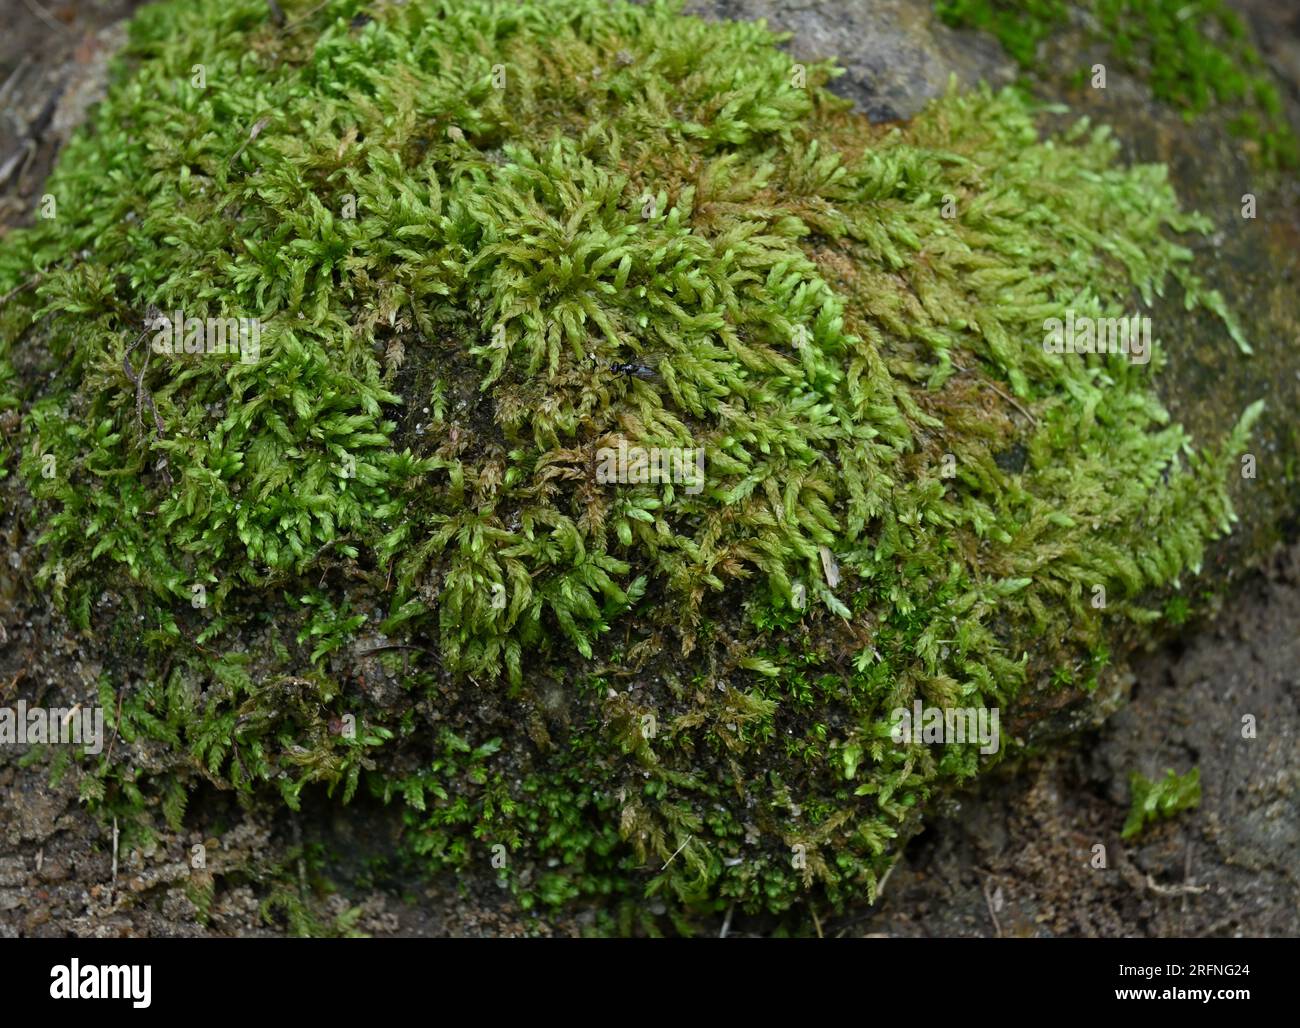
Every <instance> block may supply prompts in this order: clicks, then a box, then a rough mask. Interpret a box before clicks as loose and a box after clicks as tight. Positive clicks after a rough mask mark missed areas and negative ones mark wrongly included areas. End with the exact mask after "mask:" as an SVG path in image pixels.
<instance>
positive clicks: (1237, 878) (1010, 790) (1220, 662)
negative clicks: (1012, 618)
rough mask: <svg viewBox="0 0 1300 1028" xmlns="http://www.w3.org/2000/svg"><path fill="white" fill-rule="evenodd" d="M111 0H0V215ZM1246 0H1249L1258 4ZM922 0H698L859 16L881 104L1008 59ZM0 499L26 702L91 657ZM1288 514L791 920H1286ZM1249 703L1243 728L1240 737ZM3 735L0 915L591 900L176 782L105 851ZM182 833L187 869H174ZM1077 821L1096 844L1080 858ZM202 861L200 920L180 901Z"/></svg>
mask: <svg viewBox="0 0 1300 1028" xmlns="http://www.w3.org/2000/svg"><path fill="white" fill-rule="evenodd" d="M134 6H135V4H133V3H131V2H130V0H101V2H94V3H83V4H70V3H69V4H58V3H54V2H52V0H47V2H38V0H0V14H2V15H3V20H4V24H5V26H6V32H5V34H4V35H3V37H0V90H3V92H0V100H2V104H0V111H3V114H2V115H0V232H3V231H4V227H6V226H13V225H16V224H20V223H22V222H24V221H26V220H29V219H30V217H31V214H32V212H33V211H34V209H35V207H36V205H37V203H38V202H39V189H40V185H41V182H42V181H43V179H44V176H45V174H46V173H47V171H48V169H49V165H50V162H51V161H52V159H53V157H54V155H55V154H56V153H57V151H58V148H59V146H60V145H61V144H62V142H63V141H65V140H66V137H67V133H68V131H69V130H70V129H71V128H72V127H74V126H75V125H76V124H77V123H78V122H79V121H80V120H81V118H82V117H83V116H84V112H85V110H86V108H87V105H88V104H89V103H91V102H93V99H94V98H95V96H96V95H97V93H98V91H99V90H100V89H102V84H103V81H104V75H105V67H106V58H107V57H108V56H109V55H110V54H111V53H112V52H113V50H114V49H115V48H116V47H117V46H118V45H120V41H121V39H122V38H123V36H122V26H121V19H122V18H123V17H124V16H125V15H126V14H127V13H128V12H129V10H130V9H132V8H133V7H134ZM702 6H707V5H702ZM1245 6H1247V7H1248V8H1249V9H1250V10H1251V11H1252V12H1253V13H1254V14H1255V15H1256V16H1257V17H1265V16H1266V12H1265V13H1264V14H1261V13H1260V11H1263V10H1264V7H1265V5H1263V4H1249V5H1245ZM927 7H928V3H927V2H926V0H887V2H880V3H872V2H862V3H858V4H855V5H853V11H854V12H855V13H854V14H853V18H854V19H855V20H854V22H853V24H852V26H851V27H850V29H846V28H845V27H844V25H843V24H842V23H839V22H835V21H834V19H833V17H832V15H834V14H835V12H836V10H838V11H840V12H841V13H842V12H843V10H844V9H845V8H844V7H842V6H838V5H835V4H817V3H812V4H808V5H802V6H800V7H797V8H793V7H786V6H785V5H782V4H775V3H767V2H754V3H748V2H743V0H725V2H720V3H717V4H714V5H711V10H712V12H713V13H715V14H723V15H730V16H736V17H744V16H750V17H754V16H760V15H767V16H768V17H769V19H770V20H771V21H772V22H773V24H774V25H776V26H777V27H789V28H791V29H794V30H800V29H801V28H802V29H803V34H802V35H801V36H799V35H797V36H796V39H795V40H794V41H793V43H792V46H794V47H795V48H796V52H799V51H798V47H800V46H801V45H802V46H805V47H807V46H809V45H810V41H811V43H812V44H813V45H812V51H813V52H810V53H808V56H809V57H817V56H828V55H831V54H834V53H836V52H837V51H842V50H843V48H844V47H843V46H842V45H841V44H843V45H850V46H852V45H856V44H852V43H850V42H849V41H851V40H858V39H869V40H872V41H873V42H872V43H871V47H874V49H871V48H870V47H868V48H867V49H863V48H862V47H859V48H858V49H857V50H856V51H855V54H854V55H853V56H852V57H851V58H850V59H847V60H846V62H845V63H846V65H847V67H848V68H849V75H847V76H846V77H845V79H844V80H841V82H842V84H841V86H840V88H841V89H843V90H844V91H845V95H849V96H851V97H852V98H853V99H854V100H855V102H857V103H858V105H859V107H860V108H861V109H863V110H865V111H867V113H868V114H869V115H871V116H873V117H876V118H878V119H889V118H895V117H905V116H907V115H909V114H911V113H914V111H915V109H916V107H917V105H918V103H919V101H918V98H922V99H923V98H924V97H925V96H928V95H934V93H935V92H937V91H939V90H941V89H942V88H943V87H944V85H945V83H946V80H947V72H948V70H955V71H957V72H958V74H959V76H960V77H961V78H962V79H963V80H965V81H974V80H977V79H979V78H992V79H994V80H995V81H997V80H1005V79H1006V78H1008V77H1009V75H1010V71H1009V69H1008V68H1007V67H1006V62H1005V60H1004V59H1003V58H1002V57H1001V55H1000V53H999V52H998V51H997V48H996V46H993V45H992V44H991V42H990V41H989V40H987V39H981V38H976V37H964V36H963V35H962V34H955V33H948V32H947V30H941V31H940V30H934V29H932V28H926V32H927V33H929V35H927V36H925V37H923V44H918V43H916V42H915V40H916V39H917V38H918V37H917V36H916V25H917V23H918V19H921V18H922V14H923V13H924V11H923V9H925V8H927ZM828 11H829V12H830V14H828V13H827V12H828ZM819 18H820V19H821V20H820V21H818V19H819ZM828 19H830V20H828ZM926 24H927V25H928V22H926ZM809 26H812V28H809ZM1275 28H1276V31H1275V32H1270V33H1268V34H1264V33H1261V38H1263V39H1266V40H1268V41H1269V42H1268V56H1269V58H1270V60H1271V61H1272V62H1273V64H1274V67H1275V68H1276V69H1277V70H1278V71H1279V72H1280V73H1281V74H1283V75H1289V76H1290V79H1289V80H1290V82H1291V83H1293V84H1296V83H1300V30H1297V27H1296V26H1291V27H1290V28H1289V29H1288V28H1287V26H1285V25H1278V26H1275ZM890 32H893V33H894V35H892V36H891V35H890ZM810 33H811V35H810ZM891 47H892V48H893V49H892V50H891V49H890V48H891ZM945 62H947V63H945ZM891 76H892V77H891ZM1292 99H1294V96H1293V97H1292ZM11 158H14V161H13V162H11ZM1294 409H1295V408H1294V406H1292V407H1291V411H1294ZM9 485H10V486H12V483H10V484H9ZM23 513H24V511H23V509H22V500H21V497H20V491H19V490H16V489H14V488H12V487H10V488H6V489H4V490H0V704H7V703H9V702H11V701H12V699H13V698H14V697H15V696H16V695H17V694H18V686H19V684H20V683H21V684H22V694H23V695H24V696H25V697H27V698H28V699H29V700H31V698H32V697H33V696H37V697H39V696H42V695H44V694H46V693H48V694H49V695H50V696H51V697H54V696H65V695H75V694H76V692H77V691H78V690H81V691H83V693H84V691H85V690H86V689H87V688H88V687H89V685H90V683H92V682H94V681H95V679H96V678H97V676H98V671H99V667H100V664H101V662H102V661H103V660H104V654H103V652H102V644H100V643H99V642H98V641H97V640H95V639H91V638H86V637H84V636H81V635H79V634H77V633H76V632H74V631H73V630H72V629H71V628H69V627H68V626H67V624H66V623H65V622H64V621H63V619H62V618H61V616H60V615H59V614H58V613H57V612H56V611H54V610H53V609H52V608H51V605H50V604H49V602H48V600H47V598H45V597H43V596H40V595H36V594H33V593H32V592H30V591H29V590H28V588H27V585H26V582H27V576H26V574H25V573H24V572H25V569H28V568H31V567H32V566H34V565H35V563H36V562H35V560H34V559H33V553H32V547H33V540H32V538H31V537H30V536H28V535H26V534H25V533H24V531H23V528H22V525H23V523H24V518H23ZM1289 523H1290V525H1291V526H1292V528H1291V531H1290V536H1289V537H1288V536H1287V534H1286V532H1283V533H1282V538H1281V541H1280V542H1278V543H1277V544H1276V546H1274V547H1271V548H1269V549H1268V550H1267V552H1268V553H1269V556H1268V558H1267V559H1266V560H1265V561H1263V563H1262V564H1260V563H1258V562H1256V563H1255V564H1254V565H1253V566H1252V567H1250V568H1248V567H1246V566H1244V565H1243V566H1242V567H1241V569H1240V570H1239V571H1238V572H1237V574H1236V576H1235V577H1236V584H1235V587H1234V588H1233V590H1232V591H1231V592H1228V593H1226V594H1225V596H1224V598H1223V599H1222V604H1221V605H1222V610H1221V612H1220V615H1219V617H1218V618H1217V619H1215V620H1214V621H1212V622H1210V621H1206V622H1200V623H1196V624H1190V625H1188V626H1187V627H1186V630H1185V633H1184V635H1183V637H1182V639H1181V640H1180V641H1178V642H1176V643H1175V644H1172V645H1170V646H1167V647H1163V648H1161V649H1159V650H1157V651H1155V652H1152V653H1148V654H1145V655H1142V656H1139V657H1137V658H1135V659H1134V660H1133V661H1131V662H1130V665H1129V668H1130V675H1131V677H1130V678H1129V684H1130V688H1129V690H1128V702H1127V704H1126V705H1125V706H1124V707H1123V708H1122V709H1121V710H1120V711H1119V712H1118V713H1117V714H1116V715H1115V716H1113V717H1112V718H1111V719H1109V720H1108V721H1107V722H1106V723H1105V724H1104V725H1103V726H1102V727H1101V728H1099V729H1096V730H1093V731H1089V732H1084V733H1082V734H1081V735H1079V736H1078V737H1077V739H1076V740H1075V741H1074V742H1073V743H1072V744H1070V745H1066V746H1063V747H1061V746H1058V747H1054V748H1052V749H1051V750H1048V751H1045V752H1043V753H1042V754H1040V755H1039V756H1037V757H1035V758H1033V759H1031V760H1029V761H1027V762H1024V763H1022V764H1021V765H1020V766H1017V767H1006V768H1003V769H1002V770H1001V771H1000V772H999V773H998V774H996V775H994V776H992V777H988V776H985V777H984V778H983V779H981V781H980V782H979V784H978V786H977V787H976V788H975V789H974V790H972V791H971V792H970V793H968V794H965V795H962V796H960V797H956V798H953V799H951V800H949V801H948V803H947V805H946V806H945V807H944V808H943V809H941V810H940V811H939V813H938V815H937V816H935V817H934V818H933V819H932V821H931V823H930V826H929V827H928V828H927V829H926V830H925V831H924V833H923V834H922V835H920V836H918V837H917V838H916V839H914V840H913V841H912V842H911V843H910V844H909V846H908V847H907V849H906V850H905V852H904V854H903V856H902V858H901V859H900V861H899V863H898V864H897V865H896V867H895V868H894V870H893V871H892V873H891V875H890V877H889V879H888V881H887V883H886V887H885V889H884V893H883V896H882V897H881V899H880V900H879V901H878V903H877V904H876V905H875V906H874V907H872V908H869V909H861V910H856V911H852V912H849V913H847V914H844V915H841V916H836V917H831V916H830V915H829V913H828V912H827V911H818V910H810V911H809V915H810V916H809V925H808V931H810V932H815V933H819V934H824V935H851V936H861V935H868V936H880V935H888V936H947V935H981V936H982V935H1003V936H1067V935H1068V936H1074V935H1085V936H1113V935H1125V936H1197V937H1200V936H1231V935H1297V934H1300V879H1298V877H1297V874H1298V872H1297V869H1296V867H1295V854H1296V853H1297V852H1300V817H1298V816H1297V814H1298V811H1300V804H1298V803H1297V786H1298V785H1300V760H1298V759H1297V754H1300V747H1298V746H1297V742H1298V741H1300V631H1297V626H1300V542H1298V541H1297V539H1296V537H1295V532H1294V526H1295V523H1296V522H1295V519H1294V518H1291V519H1290V522H1289ZM1247 714H1249V715H1252V716H1253V718H1254V723H1255V729H1256V735H1255V737H1254V738H1243V732H1242V719H1243V717H1244V716H1245V715H1247ZM119 745H121V744H120V743H119ZM23 757H24V752H23V749H22V748H21V747H5V748H2V749H0V937H2V936H69V935H71V936H104V935H108V936H127V935H129V936H178V935H219V936H248V935H271V934H283V933H285V932H288V931H291V930H293V928H294V925H293V924H292V923H291V922H290V920H289V919H288V918H286V917H285V916H284V915H283V913H277V912H275V911H272V910H267V909H264V906H263V901H264V900H265V899H266V897H267V896H268V895H269V894H270V892H271V891H272V890H273V889H274V888H276V887H277V885H279V884H282V883H283V882H284V881H286V880H287V881H289V882H291V883H294V882H296V885H297V887H298V890H299V892H300V893H301V894H304V895H306V894H310V895H312V896H313V897H314V898H315V901H314V907H315V913H316V918H317V926H318V928H321V929H323V930H327V931H328V930H351V931H356V932H363V933H366V934H371V935H377V936H383V935H416V936H440V935H483V936H502V935H510V936H513V935H575V934H580V933H581V932H583V931H584V930H587V929H588V928H590V927H591V926H593V925H594V923H595V912H594V911H592V910H585V911H583V910H579V911H571V912H570V913H568V914H566V915H565V916H564V917H562V918H558V919H557V918H554V917H550V918H545V919H541V918H538V917H535V916H533V915H531V914H528V913H526V912H524V911H522V910H520V909H518V907H517V905H516V904H514V902H513V901H512V900H511V899H510V898H509V897H508V896H507V895H506V894H504V893H502V892H500V891H499V890H497V889H496V888H495V886H494V885H493V884H492V883H491V882H490V881H477V880H472V881H463V880H462V881H455V882H453V881H440V882H432V883H430V882H425V881H421V880H419V879H418V878H415V877H413V876H404V875H403V874H402V873H401V872H400V871H393V870H392V869H391V867H389V868H387V869H384V868H385V862H384V858H385V857H386V856H387V855H388V854H389V853H391V851H392V850H393V849H394V846H395V843H396V840H397V836H398V833H399V831H400V826H399V824H398V822H397V819H396V816H395V815H394V814H393V813H391V812H390V811H388V810H386V809H384V808H381V807H379V806H377V805H375V804H372V803H368V802H366V801H364V800H358V802H356V803H354V804H353V805H352V806H351V807H349V808H346V809H339V808H338V807H337V806H335V805H332V804H330V803H329V802H327V801H326V800H325V798H324V797H313V798H312V799H311V800H310V801H309V802H308V803H307V805H306V808H305V810H304V811H303V813H302V814H300V815H297V816H291V815H288V814H287V813H286V812H285V811H284V810H283V809H282V808H280V807H271V806H262V805H260V804H253V805H251V806H244V805H240V804H238V803H236V802H235V801H234V800H233V799H231V798H230V797H229V796H227V795H222V794H218V793H216V792H215V790H213V791H211V792H210V793H208V794H204V795H200V796H197V797H195V798H194V800H193V801H192V803H191V808H190V813H189V815H188V816H187V819H186V824H187V830H186V831H185V832H184V833H179V834H175V835H164V836H162V837H160V838H159V840H158V842H157V844H156V846H155V847H154V848H153V849H151V850H150V851H148V852H140V851H135V850H131V851H127V850H125V849H121V848H119V851H118V852H117V853H116V856H115V854H114V844H113V829H112V826H111V825H104V824H101V823H100V822H99V821H97V820H96V819H95V818H93V817H92V816H90V815H89V814H88V813H87V812H86V810H85V809H84V807H83V806H82V805H81V804H80V803H79V801H78V787H79V776H78V773H77V771H76V770H75V769H72V770H70V771H69V772H68V773H67V774H66V775H64V776H63V777H62V778H61V779H59V780H58V781H57V782H54V783H52V782H51V781H50V776H49V773H48V768H47V767H46V766H45V765H42V764H38V765H35V766H32V767H27V766H24V760H23ZM1192 766H1198V767H1199V768H1200V769H1201V780H1202V786H1203V793H1204V795H1203V800H1202V802H1201V805H1200V807H1199V809H1197V810H1195V811H1191V812H1187V813H1184V814H1181V815H1179V816H1178V817H1176V818H1174V819H1172V820H1170V821H1167V822H1162V823H1159V824H1157V825H1153V826H1151V827H1149V828H1148V829H1147V830H1146V831H1145V832H1144V833H1142V835H1141V836H1140V837H1139V838H1137V839H1136V840H1133V841H1128V842H1126V841H1123V840H1121V839H1120V830H1121V827H1122V825H1123V823H1124V820H1125V816H1126V813H1127V809H1128V777H1129V774H1130V773H1131V772H1133V771H1140V772H1142V773H1143V774H1145V775H1147V776H1148V777H1158V776H1160V775H1161V774H1163V772H1164V770H1165V769H1166V768H1172V769H1174V770H1176V771H1178V772H1180V773H1181V772H1184V771H1186V770H1188V769H1189V768H1190V767H1192ZM316 844H320V847H321V848H320V850H319V852H321V853H323V854H324V856H323V858H322V860H321V861H320V862H317V861H310V862H309V861H307V860H302V859H299V858H298V857H297V856H296V854H298V853H300V852H302V850H303V847H304V846H306V848H307V851H308V852H309V853H310V852H317V849H316ZM200 845H206V847H207V852H206V860H205V863H206V867H205V868H198V869H196V868H195V867H193V863H194V861H193V859H192V858H193V854H194V852H195V850H194V847H196V846H200ZM1098 845H1100V846H1102V847H1104V855H1105V866H1102V867H1099V866H1094V865H1096V864H1097V863H1098V862H1099V861H1098V853H1097V851H1096V849H1095V847H1096V846H1098ZM213 882H215V883H216V887H215V892H214V893H213V897H212V901H211V905H210V907H209V909H208V912H207V917H206V919H203V918H201V917H200V914H199V909H198V906H196V901H198V902H201V897H202V896H203V894H204V890H205V889H206V888H207V887H208V886H209V885H210V884H211V883H213ZM331 891H332V894H331ZM349 911H350V912H351V913H350V915H348V916H347V917H344V918H343V919H342V920H340V921H338V922H335V921H334V920H333V917H334V916H335V915H344V914H345V913H346V912H349ZM707 930H709V931H710V932H717V933H722V932H725V933H727V934H729V935H731V936H735V937H738V936H744V935H754V934H762V933H765V932H766V931H767V930H768V926H767V925H765V924H762V923H758V922H751V921H749V920H748V919H746V918H744V917H743V916H742V915H740V914H739V913H737V914H736V915H735V916H734V917H729V918H728V919H727V921H726V922H725V926H724V923H723V922H722V921H721V919H719V922H718V923H717V924H715V925H710V926H707Z"/></svg>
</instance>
